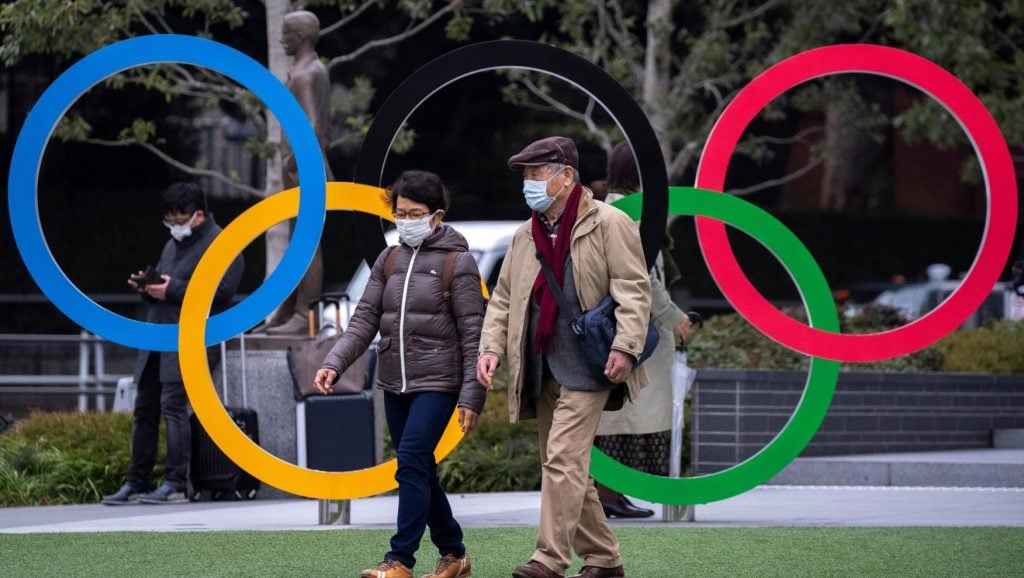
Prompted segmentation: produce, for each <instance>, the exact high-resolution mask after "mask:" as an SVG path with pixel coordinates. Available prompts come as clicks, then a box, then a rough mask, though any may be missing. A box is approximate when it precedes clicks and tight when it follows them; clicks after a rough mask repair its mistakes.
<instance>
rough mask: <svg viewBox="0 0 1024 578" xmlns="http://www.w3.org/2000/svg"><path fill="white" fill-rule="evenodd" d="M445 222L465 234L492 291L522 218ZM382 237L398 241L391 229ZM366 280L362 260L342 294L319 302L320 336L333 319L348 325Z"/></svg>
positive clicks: (332, 327)
mask: <svg viewBox="0 0 1024 578" xmlns="http://www.w3.org/2000/svg"><path fill="white" fill-rule="evenodd" d="M447 224H448V225H449V226H451V227H453V228H454V229H455V230H456V231H458V232H460V233H462V235H463V236H464V237H466V241H467V242H468V243H469V253H470V254H471V255H473V258H474V259H476V265H477V268H479V269H480V276H481V277H483V279H484V281H485V282H486V284H487V290H488V291H491V290H493V289H494V284H495V283H497V281H498V273H499V272H500V271H501V263H502V262H503V261H504V260H505V252H506V251H507V250H508V246H509V244H510V243H511V242H512V235H513V234H514V233H515V231H516V229H517V228H518V227H519V226H520V225H522V224H523V221H452V222H448V223H447ZM385 237H386V239H387V242H388V245H395V244H397V243H398V232H397V231H395V230H394V229H392V230H391V231H388V232H387V233H386V234H385ZM369 279H370V267H369V266H367V264H366V262H365V261H364V262H362V263H360V264H359V267H358V268H357V269H356V272H355V274H354V275H353V276H352V280H351V281H349V283H348V286H347V287H346V288H345V293H344V294H343V295H341V296H340V297H339V298H337V299H336V300H335V299H330V298H328V299H327V300H326V301H324V302H322V304H323V306H322V308H321V311H320V320H321V324H320V328H321V329H320V334H321V335H333V334H334V333H335V322H336V320H340V321H341V326H342V327H346V326H347V325H348V318H349V316H350V315H351V314H352V312H353V311H354V310H355V306H356V305H357V304H358V303H359V298H360V297H362V295H363V290H364V289H365V288H366V283H367V281H369ZM335 303H337V305H335ZM338 306H340V311H337V312H336V310H335V308H336V307H338Z"/></svg>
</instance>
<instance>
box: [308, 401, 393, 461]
mask: <svg viewBox="0 0 1024 578" xmlns="http://www.w3.org/2000/svg"><path fill="white" fill-rule="evenodd" d="M295 429H296V442H297V443H296V445H297V446H298V448H297V450H298V462H299V466H300V467H304V468H310V469H314V470H320V471H324V472H347V471H351V470H360V469H363V468H369V467H372V466H373V465H374V464H375V457H376V451H375V446H374V421H373V392H372V391H369V390H367V391H362V392H359V393H350V394H344V395H323V396H311V397H307V398H306V399H304V400H303V401H300V402H299V403H297V404H296V406H295Z"/></svg>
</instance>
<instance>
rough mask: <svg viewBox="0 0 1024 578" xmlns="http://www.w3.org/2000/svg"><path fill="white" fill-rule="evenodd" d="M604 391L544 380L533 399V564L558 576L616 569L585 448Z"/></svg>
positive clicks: (615, 549) (615, 548) (614, 543)
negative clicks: (536, 462) (537, 466)
mask: <svg viewBox="0 0 1024 578" xmlns="http://www.w3.org/2000/svg"><path fill="white" fill-rule="evenodd" d="M610 393H611V392H610V390H608V389H604V390H600V391H578V390H572V389H568V388H563V387H562V386H561V385H560V384H559V383H558V382H557V381H554V380H547V381H545V382H544V384H543V386H542V387H541V394H540V397H539V398H537V431H538V437H539V438H540V462H541V490H540V527H539V528H538V529H537V550H536V551H535V552H534V553H533V557H532V559H533V560H536V561H538V562H540V563H542V564H544V565H545V566H547V567H548V568H550V569H551V570H553V571H555V572H557V573H558V574H563V573H564V572H565V569H566V568H568V567H569V565H570V564H572V551H573V550H575V551H576V554H577V555H578V556H579V557H580V558H582V559H583V565H584V566H598V567H602V568H614V567H616V566H620V565H622V558H621V557H620V556H619V541H618V539H616V538H615V534H613V533H612V530H611V528H610V527H609V526H608V520H607V519H605V517H604V510H602V509H601V501H600V500H599V499H598V496H597V489H596V488H595V487H594V480H593V478H591V477H590V473H589V471H590V447H591V445H592V444H593V443H594V434H595V432H597V424H598V422H600V421H601V411H602V410H603V409H604V404H605V402H606V401H607V400H608V395H609V394H610Z"/></svg>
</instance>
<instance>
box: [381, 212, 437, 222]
mask: <svg viewBox="0 0 1024 578" xmlns="http://www.w3.org/2000/svg"><path fill="white" fill-rule="evenodd" d="M391 214H392V215H394V217H395V219H399V220H403V221H404V220H406V219H412V220H414V221H415V220H418V219H422V218H423V217H426V216H427V215H430V214H432V213H431V212H430V211H409V212H405V211H395V212H394V213H391Z"/></svg>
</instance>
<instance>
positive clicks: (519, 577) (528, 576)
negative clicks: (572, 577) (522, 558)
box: [512, 560, 562, 578]
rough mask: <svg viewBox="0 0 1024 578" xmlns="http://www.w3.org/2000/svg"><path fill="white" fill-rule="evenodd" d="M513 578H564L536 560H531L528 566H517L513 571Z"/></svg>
mask: <svg viewBox="0 0 1024 578" xmlns="http://www.w3.org/2000/svg"><path fill="white" fill-rule="evenodd" d="M512 578H562V575H561V574H558V573H556V572H555V571H554V570H552V569H551V568H548V567H547V566H545V565H543V564H541V563H540V562H538V561H536V560H530V561H529V562H527V563H526V564H520V565H518V566H516V569H515V570H513V571H512Z"/></svg>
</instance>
